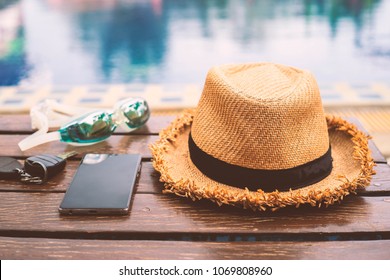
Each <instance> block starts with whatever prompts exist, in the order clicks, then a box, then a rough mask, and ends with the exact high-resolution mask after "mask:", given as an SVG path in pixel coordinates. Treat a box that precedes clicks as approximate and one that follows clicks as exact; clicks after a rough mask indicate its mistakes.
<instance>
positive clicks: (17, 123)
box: [0, 114, 175, 135]
mask: <svg viewBox="0 0 390 280" xmlns="http://www.w3.org/2000/svg"><path fill="white" fill-rule="evenodd" d="M174 118H175V116H154V115H152V116H151V117H150V119H149V120H148V122H147V123H146V125H145V126H143V127H142V128H140V129H137V130H135V131H133V132H131V134H142V135H144V134H158V133H159V132H160V131H161V129H163V128H165V127H167V126H168V125H169V123H170V122H171V121H172V120H173V119H174ZM32 132H33V130H32V129H31V119H30V116H29V115H28V114H15V115H14V114H12V115H11V114H0V134H9V133H11V134H30V133H32ZM116 133H120V134H123V133H124V132H123V130H121V129H120V128H118V129H117V131H116Z"/></svg>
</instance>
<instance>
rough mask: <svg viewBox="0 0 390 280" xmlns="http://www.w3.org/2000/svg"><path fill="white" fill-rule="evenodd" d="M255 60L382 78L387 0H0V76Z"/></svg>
mask: <svg viewBox="0 0 390 280" xmlns="http://www.w3.org/2000/svg"><path fill="white" fill-rule="evenodd" d="M253 61H273V62H277V63H284V64H289V65H293V66H296V67H300V68H305V69H308V70H310V71H312V72H313V73H314V74H315V75H316V76H317V80H318V81H319V83H320V84H321V83H323V84H326V83H333V82H342V81H346V82H350V83H355V84H363V83H369V82H373V81H388V80H390V79H389V78H390V70H389V69H390V1H385V0H382V1H379V0H377V1H375V0H371V1H369V0H366V1H363V0H338V1H337V0H332V1H325V0H284V1H283V0H277V1H275V0H268V1H250V0H245V1H244V0H242V1H240V0H214V1H206V0H198V1H195V0H192V1H190V0H176V1H174V0H165V1H164V0H150V1H147V0H144V1H142V0H127V1H126V0H20V1H18V0H0V85H19V86H26V87H29V86H40V85H47V84H54V85H79V84H107V83H108V84H111V83H157V84H187V83H193V84H202V83H203V81H204V77H205V75H206V72H207V70H208V69H209V68H210V67H211V66H212V65H217V64H223V63H241V62H253Z"/></svg>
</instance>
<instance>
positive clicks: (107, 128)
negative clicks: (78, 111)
mask: <svg viewBox="0 0 390 280" xmlns="http://www.w3.org/2000/svg"><path fill="white" fill-rule="evenodd" d="M115 128H116V125H115V124H114V123H113V122H112V118H111V116H110V114H108V113H106V112H103V111H97V112H95V113H92V114H91V113H88V114H86V115H84V116H82V117H80V118H78V119H76V120H74V121H72V122H71V123H69V124H68V125H66V126H64V127H61V128H60V130H59V132H60V134H61V140H62V141H64V142H70V143H96V142H100V141H103V140H105V139H106V138H108V137H109V136H110V135H111V134H112V132H113V131H114V130H115Z"/></svg>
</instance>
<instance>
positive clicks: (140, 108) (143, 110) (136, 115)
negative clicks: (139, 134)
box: [120, 98, 150, 129]
mask: <svg viewBox="0 0 390 280" xmlns="http://www.w3.org/2000/svg"><path fill="white" fill-rule="evenodd" d="M120 109H121V111H122V112H123V114H124V115H125V117H126V118H127V121H126V124H127V126H128V127H129V128H132V129H134V128H138V127H140V126H142V125H144V124H145V123H146V122H147V121H148V119H149V117H150V110H149V106H148V103H147V102H146V101H145V100H144V99H142V98H133V99H132V100H131V101H129V102H126V103H124V104H122V105H121V106H120Z"/></svg>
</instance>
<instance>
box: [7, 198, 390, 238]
mask: <svg viewBox="0 0 390 280" xmlns="http://www.w3.org/2000/svg"><path fill="white" fill-rule="evenodd" d="M62 198H63V194H62V193H20V192H19V193H18V192H1V193H0V235H11V236H30V237H37V236H40V237H61V238H65V237H69V236H71V237H72V238H76V237H77V238H109V239H110V238H118V239H139V238H141V239H177V240H185V238H191V239H195V240H197V239H200V240H202V239H204V238H214V239H215V240H217V241H232V240H233V241H234V240H237V239H236V237H237V236H241V237H240V238H244V237H245V238H246V239H247V240H252V239H255V240H256V239H261V240H279V239H283V240H284V239H287V240H290V239H292V240H295V239H300V238H303V239H306V240H307V241H308V240H310V239H313V240H327V239H332V238H336V239H345V238H347V239H355V238H358V239H361V238H365V239H367V238H368V239H371V238H374V237H375V238H388V237H390V236H389V233H390V215H384V213H389V212H390V199H389V197H358V196H353V197H352V196H351V197H347V198H346V199H345V201H344V202H343V203H342V204H340V205H335V206H333V207H329V208H322V209H318V208H312V207H301V208H299V209H295V208H289V209H283V210H280V211H277V212H274V213H272V212H267V213H264V212H263V213H258V212H256V213H254V212H252V211H251V210H242V209H237V208H233V207H230V206H226V207H218V206H216V205H214V204H212V203H211V202H209V201H198V202H192V201H191V200H189V199H186V198H180V197H176V196H174V195H155V194H136V195H135V196H134V200H133V205H132V208H131V212H130V214H129V215H128V216H111V217H110V216H60V215H59V214H58V210H57V209H58V206H59V204H60V202H61V200H62ZM242 236H244V237H242Z"/></svg>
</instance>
